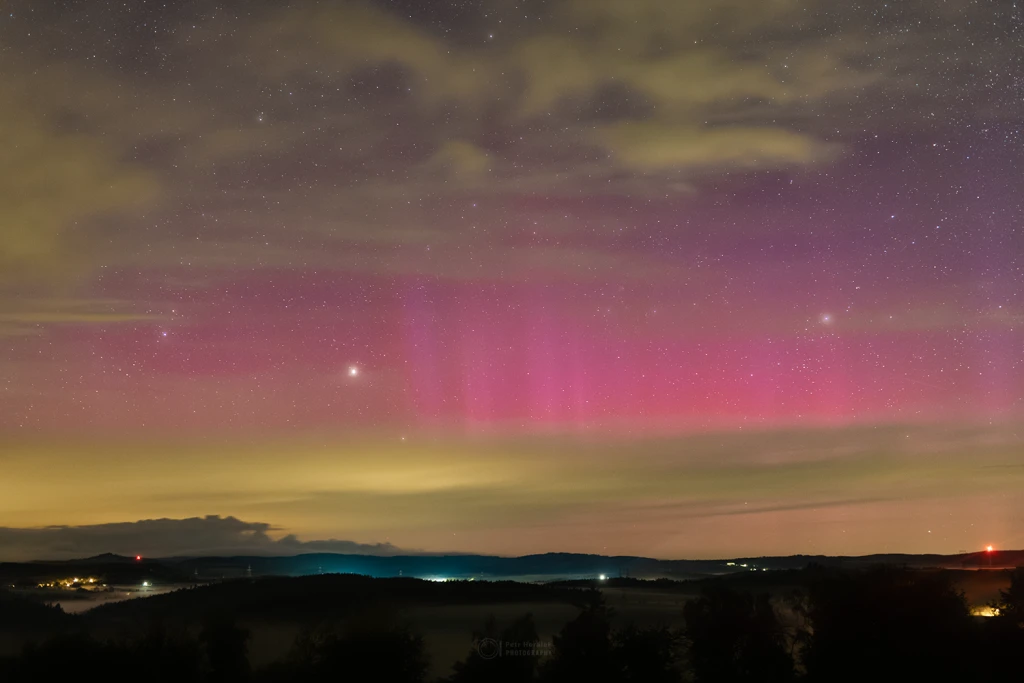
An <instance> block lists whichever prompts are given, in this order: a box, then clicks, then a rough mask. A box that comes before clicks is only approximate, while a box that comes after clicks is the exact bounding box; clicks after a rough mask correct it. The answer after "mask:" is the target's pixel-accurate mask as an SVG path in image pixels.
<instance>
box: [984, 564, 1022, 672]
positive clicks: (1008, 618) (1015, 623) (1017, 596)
mask: <svg viewBox="0 0 1024 683" xmlns="http://www.w3.org/2000/svg"><path fill="white" fill-rule="evenodd" d="M999 593H1000V595H999V600H997V601H996V602H995V603H994V604H993V605H992V607H993V608H995V610H996V616H995V617H993V618H990V619H985V620H984V624H983V625H982V631H983V634H984V648H985V650H984V652H985V656H984V657H982V658H981V659H982V661H981V663H980V667H982V668H983V669H984V673H985V675H986V676H987V677H989V678H992V679H994V680H1013V679H1015V678H1017V677H1019V676H1020V672H1021V666H1022V661H1021V653H1022V652H1024V568H1020V567H1018V568H1017V569H1016V570H1014V571H1013V572H1012V573H1011V574H1010V585H1009V587H1008V588H1007V590H1004V591H1000V592H999Z"/></svg>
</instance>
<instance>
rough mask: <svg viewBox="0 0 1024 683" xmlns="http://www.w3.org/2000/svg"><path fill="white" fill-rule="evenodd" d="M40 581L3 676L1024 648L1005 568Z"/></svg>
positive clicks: (448, 670)
mask: <svg viewBox="0 0 1024 683" xmlns="http://www.w3.org/2000/svg"><path fill="white" fill-rule="evenodd" d="M39 595H40V594H38V593H35V592H32V591H19V590H12V589H8V590H6V591H5V592H3V593H2V594H0V648H2V649H0V681H12V682H18V681H33V682H35V681H49V680H55V681H58V680H105V681H122V680H123V681H128V680H131V681H211V682H212V681H218V682H220V681H253V682H254V683H257V682H260V681H395V682H396V683H401V682H403V681H436V680H449V681H508V682H512V681H524V682H525V681H568V682H572V681H586V682H588V683H591V682H598V683H600V682H605V681H606V682H608V683H613V682H622V683H625V682H627V681H638V682H639V681H653V682H657V681H666V682H668V681H698V682H701V681H709V682H710V681H751V682H754V681H808V682H812V683H813V682H815V681H829V682H835V681H867V680H871V681H908V680H915V681H916V680H920V681H925V680H927V681H961V680H985V679H993V680H1019V676H1020V671H1021V667H1022V662H1021V659H1020V656H1021V654H1020V653H1022V652H1024V570H1019V569H1018V570H1015V571H1011V570H992V571H962V570H960V571H955V570H942V569H914V568H898V567H892V566H877V567H868V568H860V569H842V568H835V567H824V566H821V565H811V566H809V567H807V568H805V569H802V570H785V571H773V572H765V573H739V574H734V575H730V576H723V577H717V578H708V579H703V580H699V581H670V580H664V579H662V580H657V581H644V580H638V579H623V578H608V579H607V580H604V581H601V580H597V581H592V580H586V581H564V582H559V583H548V584H543V585H541V584H530V583H520V582H488V581H446V582H437V581H423V580H419V579H408V578H384V579H380V578H371V577H366V576H359V575H342V574H327V575H315V576H306V577H264V578H242V579H232V580H225V581H218V582H212V583H207V584H205V585H196V586H193V587H188V588H182V589H179V590H175V591H173V592H168V593H164V594H160V595H155V596H152V597H145V598H141V599H135V600H125V601H122V602H116V603H108V604H105V605H101V606H99V607H96V608H94V609H91V610H88V611H85V612H82V613H80V614H68V613H66V612H65V611H63V610H61V609H60V608H59V607H57V606H51V605H48V604H46V602H45V601H44V600H43V599H41V598H40V597H39ZM982 614H985V615H990V616H986V617H982V616H980V615H982Z"/></svg>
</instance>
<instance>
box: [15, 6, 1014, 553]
mask: <svg viewBox="0 0 1024 683" xmlns="http://www.w3.org/2000/svg"><path fill="white" fill-rule="evenodd" d="M1022 15H1024V6H1019V5H1018V4H1016V3H1014V2H1004V1H994V2H973V1H967V0H949V1H947V2H943V3H933V2H923V1H918V0H910V1H907V2H899V3H891V2H890V3H886V2H863V3H846V4H843V5H842V6H841V7H840V6H837V5H835V4H834V3H824V2H817V1H816V0H769V1H760V0H758V1H755V0H715V1H711V0H707V1H703V0H702V1H699V2H687V3H670V2H662V1H660V0H635V1H633V2H623V1H622V0H496V1H494V2H487V1H479V2H459V1H456V0H443V1H441V2H431V3H420V2H412V1H404V0H403V1H394V2H386V1H384V0H379V1H371V0H364V1H356V0H353V1H351V2H337V3H327V2H313V1H305V0H297V1H295V2H287V3H271V2H213V3H211V2H198V1H196V2H186V1H182V2H148V1H145V2H99V1H97V2H38V1H33V2H28V1H19V0H15V1H14V2H12V3H10V4H9V5H8V9H7V11H5V12H4V13H3V14H2V15H0V59H2V60H3V64H4V68H3V69H0V97H2V101H3V102H5V105H4V107H3V108H2V109H0V138H2V141H3V148H4V149H7V150H8V151H7V153H5V154H3V155H0V183H2V185H0V451H3V453H5V454H3V455H0V468H6V471H7V473H8V474H7V475H6V476H4V477H3V479H2V481H0V501H2V502H0V526H6V527H12V528H23V527H35V526H39V525H46V524H70V523H80V524H104V523H111V522H119V521H134V520H138V519H147V518H155V517H172V518H181V517H193V516H196V515H207V514H217V515H225V516H226V515H233V516H236V517H238V518H240V519H243V520H250V521H252V522H253V523H257V522H258V523H271V524H275V525H278V526H277V527H274V528H275V529H279V530H280V531H281V532H282V533H285V532H289V533H292V532H293V533H296V534H299V535H300V536H302V537H303V538H314V537H315V538H346V539H351V540H352V541H354V542H358V543H378V542H381V541H383V540H385V539H387V540H389V541H390V542H393V543H395V544H397V545H399V546H401V547H405V548H421V549H427V550H460V551H484V552H522V553H527V552H545V551H557V550H572V551H580V552H608V553H632V554H640V555H652V556H680V557H681V556H689V557H709V556H716V554H721V555H723V556H724V555H735V554H754V553H756V552H764V553H772V554H784V553H790V552H830V553H845V554H855V553H861V552H863V553H867V552H875V551H882V550H886V549H888V550H900V551H907V552H912V551H928V552H933V551H934V552H954V551H957V550H959V549H961V548H968V547H969V548H975V547H983V545H984V544H985V543H987V542H989V541H991V542H994V543H996V544H997V545H998V546H999V547H1009V546H1013V545H1014V544H1017V545H1018V546H1019V545H1021V544H1024V527H1021V526H1020V525H1019V524H1018V523H1017V522H1016V521H1015V520H1016V519H1019V517H1020V514H1019V513H1020V512H1021V510H1024V497H1022V495H1021V494H1020V493H1019V491H1021V490H1024V489H1022V488H1021V486H1020V485H1021V483H1022V482H1021V481H1020V479H1021V473H1022V472H1024V471H1022V470H1021V469H1020V465H1021V463H1022V460H1021V458H1022V454H1024V451H1022V450H1021V438H1022V437H1021V435H1020V434H1019V429H1018V427H1017V425H1018V424H1020V419H1021V417H1022V413H1024V361H1022V358H1024V300H1022V292H1024V199H1022V196H1021V193H1020V189H1021V181H1022V174H1021V171H1022V167H1024V144H1022V143H1024V137H1022V130H1024V129H1022V125H1024V119H1022V114H1021V109H1020V103H1021V98H1022V97H1024V63H1022V59H1024V51H1021V50H1020V49H1019V44H1020V41H1021V38H1022V37H1024V36H1022V26H1024V22H1022V19H1024V17H1022ZM83 462H87V463H88V466H85V467H80V465H81V463H83ZM126 463H131V464H130V465H128V464H126ZM76 464H77V465H76ZM71 469H75V470H76V471H77V474H76V475H75V477H74V478H72V477H71V475H70V471H71ZM531 472H532V473H534V475H535V476H531V474H530V473H531ZM997 473H998V476H996V475H997ZM453 533H454V534H456V536H455V538H456V540H457V541H458V544H457V545H458V547H453V546H452V545H451V544H452V543H453V541H452V540H451V539H452V534H453Z"/></svg>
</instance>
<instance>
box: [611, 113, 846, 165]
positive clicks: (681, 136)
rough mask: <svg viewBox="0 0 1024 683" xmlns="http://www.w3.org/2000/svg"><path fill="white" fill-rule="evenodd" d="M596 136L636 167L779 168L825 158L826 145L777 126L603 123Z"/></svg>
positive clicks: (620, 159) (626, 163) (617, 154)
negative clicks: (700, 126)
mask: <svg viewBox="0 0 1024 683" xmlns="http://www.w3.org/2000/svg"><path fill="white" fill-rule="evenodd" d="M597 139H598V140H599V141H600V142H602V143H603V144H604V145H606V146H607V148H608V150H609V151H610V152H611V154H612V156H613V158H615V159H616V160H618V161H619V162H620V163H622V164H624V165H625V166H627V167H630V168H634V169H637V170H643V171H647V170H654V171H658V170H664V169H673V168H675V169H679V168H683V169H686V168H691V169H692V168H715V167H726V168H733V167H738V168H744V169H763V168H779V167H785V166H791V165H806V164H811V163H813V162H815V161H818V160H821V159H823V158H825V157H826V156H827V155H828V153H829V148H828V146H826V145H824V144H822V143H820V142H818V141H816V140H814V139H812V138H809V137H807V136H804V135H801V134H799V133H794V132H790V131H787V130H784V129H781V128H768V127H761V128H755V127H743V126H728V127H720V128H696V127H691V126H677V125H671V124H661V123H654V122H629V123H620V124H616V125H613V126H606V127H604V128H603V129H601V130H599V131H598V133H597Z"/></svg>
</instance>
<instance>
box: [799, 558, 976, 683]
mask: <svg viewBox="0 0 1024 683" xmlns="http://www.w3.org/2000/svg"><path fill="white" fill-rule="evenodd" d="M808 598H809V605H808V618H809V622H810V635H809V638H808V642H807V647H806V649H805V652H804V664H805V667H806V670H807V679H808V681H812V682H814V681H823V682H824V681H827V682H828V683H844V682H845V681H850V682H851V683H852V682H854V681H856V682H858V683H860V682H862V681H867V680H870V681H913V680H943V681H945V680H950V681H952V680H966V679H971V678H973V675H974V674H975V673H976V672H977V670H978V666H979V664H978V661H977V656H976V648H975V644H976V642H975V633H976V630H975V629H974V626H973V623H972V620H971V617H970V614H969V612H968V610H967V606H966V603H965V602H964V598H963V596H962V595H961V594H960V593H958V592H957V591H956V590H955V588H954V587H953V584H952V581H951V580H950V577H949V575H948V574H947V573H945V572H937V571H922V570H903V569H896V568H891V567H883V568H878V569H873V570H870V571H866V572H862V573H855V574H850V573H825V574H823V575H822V576H819V577H817V578H813V579H812V580H811V582H810V585H809V588H808Z"/></svg>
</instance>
